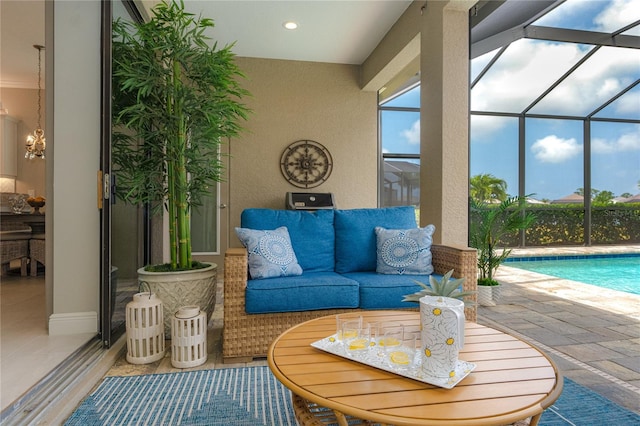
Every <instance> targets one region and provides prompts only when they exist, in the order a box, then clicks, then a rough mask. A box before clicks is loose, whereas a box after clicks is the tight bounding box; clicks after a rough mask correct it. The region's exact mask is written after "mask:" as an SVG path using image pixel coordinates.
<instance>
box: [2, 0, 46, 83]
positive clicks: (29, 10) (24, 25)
mask: <svg viewBox="0 0 640 426" xmlns="http://www.w3.org/2000/svg"><path fill="white" fill-rule="evenodd" d="M34 44H39V45H43V46H44V45H45V44H44V0H1V1H0V87H15V88H37V87H38V50H37V49H35V48H34V47H33V45H34ZM44 53H45V52H44V51H42V66H43V70H44V66H45V65H44V56H45V54H44ZM42 86H43V87H44V72H43V78H42Z"/></svg>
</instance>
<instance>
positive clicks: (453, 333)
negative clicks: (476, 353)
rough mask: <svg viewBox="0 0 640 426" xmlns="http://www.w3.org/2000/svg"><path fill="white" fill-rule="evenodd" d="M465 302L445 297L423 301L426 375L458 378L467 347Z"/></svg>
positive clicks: (422, 324)
mask: <svg viewBox="0 0 640 426" xmlns="http://www.w3.org/2000/svg"><path fill="white" fill-rule="evenodd" d="M464 321H465V318H464V302H463V301H462V300H458V299H453V298H450V297H441V296H424V297H422V298H420V326H421V330H422V333H421V340H422V342H421V347H420V350H421V358H422V365H421V368H422V372H423V373H424V374H426V375H427V376H430V377H440V378H450V377H453V376H454V375H455V369H456V365H457V363H458V353H459V351H460V349H462V347H463V346H464Z"/></svg>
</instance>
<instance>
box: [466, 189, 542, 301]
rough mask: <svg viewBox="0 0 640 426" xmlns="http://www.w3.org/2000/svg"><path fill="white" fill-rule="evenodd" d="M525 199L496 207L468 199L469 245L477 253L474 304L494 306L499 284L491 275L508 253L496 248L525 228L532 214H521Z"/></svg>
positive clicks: (507, 200) (512, 198) (531, 218)
mask: <svg viewBox="0 0 640 426" xmlns="http://www.w3.org/2000/svg"><path fill="white" fill-rule="evenodd" d="M525 206H526V197H509V198H507V199H506V200H504V201H502V202H501V203H500V204H498V205H492V204H489V203H486V202H479V201H477V200H475V199H473V198H472V199H471V215H472V220H471V224H470V232H469V240H470V241H469V245H470V246H471V247H475V248H476V249H477V250H478V271H479V274H480V277H479V278H478V303H479V304H480V305H483V306H495V304H496V302H497V301H498V299H499V296H500V283H499V282H498V281H496V280H495V279H494V278H493V274H494V272H495V271H496V269H498V266H500V265H501V264H502V263H503V262H504V261H505V260H506V259H507V257H509V255H510V254H511V250H510V249H507V248H502V249H499V245H500V244H501V243H504V242H503V239H504V238H505V237H507V236H509V235H513V234H514V233H515V232H517V231H520V230H524V229H527V228H529V227H530V226H531V225H532V224H533V222H534V221H535V215H534V214H533V213H531V212H526V211H525Z"/></svg>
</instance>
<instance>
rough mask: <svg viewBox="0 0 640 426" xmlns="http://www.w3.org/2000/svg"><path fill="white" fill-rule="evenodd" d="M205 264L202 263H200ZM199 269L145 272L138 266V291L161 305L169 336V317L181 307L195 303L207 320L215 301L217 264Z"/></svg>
mask: <svg viewBox="0 0 640 426" xmlns="http://www.w3.org/2000/svg"><path fill="white" fill-rule="evenodd" d="M203 263H206V262H203ZM207 264H208V265H209V266H207V267H206V268H202V269H192V270H190V271H176V272H148V271H145V270H144V268H140V269H138V284H139V285H141V288H142V291H151V292H152V293H155V294H156V296H158V298H159V299H160V300H162V303H163V304H164V332H165V336H171V318H172V317H173V315H174V314H175V313H176V311H178V309H180V308H181V307H183V306H199V307H200V309H201V310H203V311H204V312H205V313H206V315H207V321H208V319H209V318H210V317H211V314H212V313H213V309H214V307H215V304H216V281H217V272H218V265H216V264H215V263H207Z"/></svg>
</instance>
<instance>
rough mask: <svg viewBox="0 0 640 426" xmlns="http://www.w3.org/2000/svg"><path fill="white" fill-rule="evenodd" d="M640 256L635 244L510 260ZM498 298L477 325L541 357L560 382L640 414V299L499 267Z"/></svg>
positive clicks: (566, 250)
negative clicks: (573, 384)
mask: <svg viewBox="0 0 640 426" xmlns="http://www.w3.org/2000/svg"><path fill="white" fill-rule="evenodd" d="M619 252H624V253H629V252H636V253H640V246H626V247H620V246H616V247H561V248H551V249H549V248H545V249H520V250H518V249H516V250H514V251H513V253H512V255H515V256H536V255H542V254H541V253H544V255H556V254H558V255H563V254H564V255H569V254H583V253H584V254H589V253H597V254H602V253H619ZM497 279H498V280H499V281H500V282H501V283H502V284H503V292H502V296H503V297H502V300H501V302H500V304H499V305H497V306H495V307H484V306H480V307H478V322H479V323H481V324H485V325H488V326H492V327H495V328H498V329H502V330H503V331H506V332H508V333H511V334H513V335H515V336H517V337H520V338H523V339H524V340H527V341H529V342H530V343H532V344H534V345H536V346H538V347H539V348H541V349H542V350H544V351H545V352H547V353H548V354H549V355H550V356H551V358H552V359H553V360H554V362H556V364H557V366H558V368H559V370H560V371H561V372H562V374H563V375H564V376H565V377H568V378H570V379H572V380H574V381H576V382H577V383H579V384H581V385H583V386H586V387H588V388H590V389H591V390H593V391H595V392H598V393H600V394H601V395H603V396H605V397H606V398H608V399H610V400H612V401H614V402H615V403H617V404H619V405H621V406H623V407H625V408H627V409H630V410H633V411H636V412H638V413H640V378H639V377H638V374H640V354H638V351H640V339H639V338H638V335H639V334H640V295H633V294H629V293H621V292H616V291H613V290H609V289H602V288H599V287H596V286H592V285H588V284H582V283H577V282H573V281H570V280H564V279H560V278H555V277H548V276H545V275H541V274H537V273H534V272H530V271H525V270H522V269H517V268H514V267H512V266H510V264H509V263H507V264H505V265H503V266H501V267H500V269H499V270H498V273H497Z"/></svg>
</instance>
